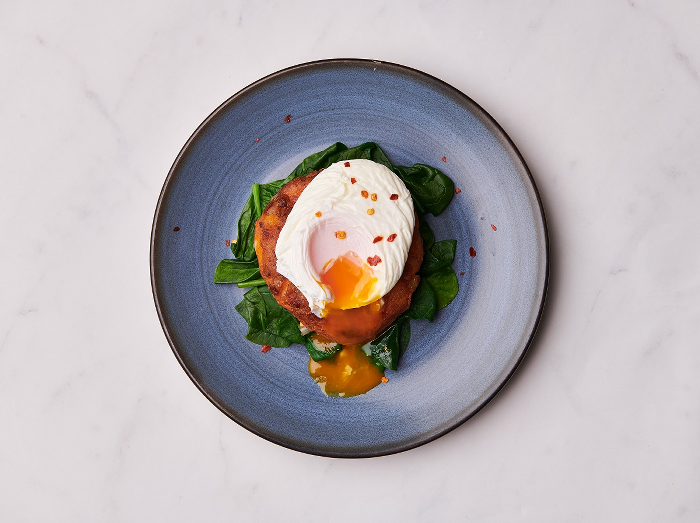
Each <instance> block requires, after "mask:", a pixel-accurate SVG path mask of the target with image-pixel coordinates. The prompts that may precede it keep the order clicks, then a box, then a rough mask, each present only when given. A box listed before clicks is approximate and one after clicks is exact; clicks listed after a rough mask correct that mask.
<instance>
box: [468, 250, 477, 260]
mask: <svg viewBox="0 0 700 523" xmlns="http://www.w3.org/2000/svg"><path fill="white" fill-rule="evenodd" d="M469 256H471V257H472V258H473V257H474V256H476V251H475V250H474V247H469Z"/></svg>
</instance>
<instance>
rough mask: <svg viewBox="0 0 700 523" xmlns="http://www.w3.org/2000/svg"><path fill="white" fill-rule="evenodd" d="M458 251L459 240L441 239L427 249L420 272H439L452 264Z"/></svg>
mask: <svg viewBox="0 0 700 523" xmlns="http://www.w3.org/2000/svg"><path fill="white" fill-rule="evenodd" d="M456 251H457V240H441V241H439V242H435V243H434V244H433V246H432V247H431V248H430V249H428V250H426V251H425V254H424V255H423V264H422V265H421V267H420V273H421V274H423V275H425V276H430V275H431V274H433V273H435V272H437V271H438V270H440V269H442V268H443V267H447V266H449V265H452V262H453V261H454V259H455V252H456Z"/></svg>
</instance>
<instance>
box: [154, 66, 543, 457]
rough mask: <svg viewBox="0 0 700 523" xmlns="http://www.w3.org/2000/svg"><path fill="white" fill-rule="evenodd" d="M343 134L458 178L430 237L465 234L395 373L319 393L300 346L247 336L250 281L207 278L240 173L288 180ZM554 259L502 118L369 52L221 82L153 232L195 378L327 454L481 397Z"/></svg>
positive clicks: (308, 448)
mask: <svg viewBox="0 0 700 523" xmlns="http://www.w3.org/2000/svg"><path fill="white" fill-rule="evenodd" d="M287 115H290V116H289V117H288V116H287ZM285 120H288V121H285ZM336 141H341V142H343V143H345V144H346V145H348V146H354V145H358V144H360V143H363V142H366V141H374V142H377V143H378V144H379V145H380V146H381V147H382V149H383V150H384V151H385V152H386V154H387V156H388V157H389V159H390V160H391V161H392V162H393V163H394V164H395V165H412V164H414V163H418V162H420V163H426V164H429V165H433V166H435V167H438V168H440V169H442V170H443V171H444V172H445V173H446V174H447V175H448V176H450V177H451V178H452V179H453V180H454V181H455V186H456V187H458V188H459V189H460V190H461V192H460V193H459V194H457V195H456V196H455V198H454V199H453V201H452V203H451V204H450V206H449V207H448V209H447V210H446V211H445V212H444V213H443V214H442V215H441V216H439V217H438V218H433V219H432V220H430V221H431V224H432V226H433V229H434V230H435V231H436V236H437V239H446V238H456V239H457V240H458V253H457V257H456V259H455V262H454V264H453V267H454V268H455V270H456V272H457V274H459V282H460V291H459V294H458V295H457V297H456V299H455V300H454V301H453V302H452V304H450V305H449V306H448V307H447V308H445V309H443V310H442V311H440V312H439V313H438V314H437V316H436V320H435V322H434V323H428V322H427V321H421V322H416V321H414V322H412V323H411V344H410V346H409V348H408V350H407V352H406V353H405V355H404V356H403V358H402V359H401V362H400V365H399V370H398V371H397V372H390V371H387V377H388V378H389V381H388V383H385V384H381V385H380V386H378V387H376V388H375V389H373V390H371V391H370V392H368V393H367V394H364V395H362V396H357V397H354V398H347V399H340V398H328V397H325V396H324V395H323V394H322V393H321V391H320V390H319V388H318V386H317V385H316V383H314V381H313V380H312V379H311V378H310V377H309V375H308V369H307V366H308V355H307V352H306V350H305V349H304V348H303V347H301V346H292V347H290V348H287V349H273V350H272V351H270V352H268V353H263V352H261V350H260V347H259V346H258V345H254V344H252V343H250V342H248V341H247V340H246V339H245V338H244V335H245V333H246V324H245V322H244V321H243V319H242V318H241V317H240V316H239V315H238V313H237V312H236V311H235V309H234V306H235V305H236V304H237V303H238V302H239V301H240V300H241V296H242V295H243V290H242V289H238V288H237V287H236V286H231V285H215V284H214V283H212V277H213V275H214V268H215V267H216V265H217V263H218V262H219V260H221V259H222V258H226V257H231V253H230V250H229V248H228V247H227V246H226V244H225V242H226V240H228V239H232V238H235V237H236V224H237V220H238V216H239V214H240V211H241V209H242V207H243V204H244V203H245V201H246V199H247V198H248V196H249V194H250V187H251V184H252V183H255V182H266V181H270V180H275V179H279V178H284V177H285V176H287V174H289V173H290V172H291V171H292V169H293V168H294V167H295V166H296V165H297V164H298V163H299V162H300V161H301V160H302V159H303V158H304V157H306V156H307V155H309V154H311V153H314V152H316V151H320V150H322V149H324V148H326V147H327V146H328V145H330V144H332V143H333V142H336ZM492 225H493V226H492ZM471 254H475V255H474V256H472V255H471ZM547 274H548V254H547V231H546V225H545V219H544V213H543V210H542V206H541V203H540V200H539V197H538V194H537V190H536V188H535V184H534V181H533V179H532V177H531V175H530V172H529V171H528V168H527V166H526V165H525V162H524V161H523V159H522V157H521V156H520V154H519V153H518V151H517V149H516V148H515V146H514V145H513V143H512V142H511V140H510V139H509V138H508V136H507V135H506V134H505V132H504V131H503V129H501V128H500V127H499V125H498V124H497V123H496V122H495V121H494V120H493V118H491V117H490V116H489V115H488V114H487V113H486V112H485V111H484V110H483V109H481V107H479V106H478V105H477V104H476V103H475V102H473V101H472V100H471V99H470V98H468V97H467V96H465V95H464V94H462V93H461V92H459V91H457V90H456V89H454V88H453V87H451V86H449V85H447V84H445V83H443V82H442V81H440V80H438V79H436V78H433V77H431V76H429V75H426V74H424V73H422V72H419V71H416V70H413V69H409V68H406V67H403V66H400V65H395V64H389V63H384V62H376V61H367V60H327V61H321V62H314V63H308V64H302V65H298V66H295V67H291V68H289V69H285V70H283V71H280V72H278V73H275V74H272V75H270V76H268V77H266V78H263V79H262V80H259V81H258V82H256V83H254V84H252V85H250V86H249V87H246V88H245V89H243V90H242V91H240V92H239V93H237V94H235V95H234V96H232V97H231V98H229V99H228V100H227V101H226V102H225V103H224V104H223V105H221V106H220V107H219V108H218V109H216V110H215V111H214V112H213V113H212V114H211V116H209V117H208V118H207V119H206V120H205V121H204V123H202V125H200V126H199V128H198V129H197V130H196V131H195V132H194V134H193V135H192V137H191V138H190V139H189V141H188V142H187V143H186V144H185V146H184V147H183V149H182V151H181V152H180V154H179V156H178V157H177V159H176V160H175V163H174V164H173V166H172V169H171V170H170V172H169V173H168V176H167V178H166V180H165V184H164V186H163V190H162V193H161V195H160V199H159V201H158V206H157V208H156V212H155V219H154V223H153V231H152V238H151V281H152V286H153V295H154V298H155V303H156V308H157V310H158V314H159V316H160V321H161V324H162V326H163V330H164V331H165V335H166V337H167V339H168V342H169V343H170V345H171V347H172V349H173V351H174V353H175V355H176V356H177V358H178V360H179V361H180V363H181V364H182V366H183V368H184V369H185V372H187V374H188V375H189V377H190V378H191V379H192V381H193V382H194V383H195V384H196V385H197V387H198V388H199V389H200V390H201V391H202V392H203V393H204V394H205V395H206V396H207V397H208V398H209V399H210V400H211V401H212V403H214V405H216V406H217V407H218V408H219V409H221V411H222V412H223V413H225V414H226V415H227V416H229V417H230V418H231V419H233V420H234V421H236V422H238V423H239V424H241V425H242V426H243V427H245V428H247V429H248V430H250V431H252V432H254V433H256V434H258V435H260V436H262V437H264V438H266V439H268V440H270V441H272V442H275V443H278V444H280V445H284V446H286V447H289V448H292V449H295V450H298V451H302V452H308V453H311V454H319V455H324V456H338V457H364V456H378V455H383V454H390V453H394V452H399V451H403V450H406V449H410V448H413V447H416V446H418V445H421V444H423V443H426V442H428V441H431V440H433V439H435V438H437V437H439V436H441V435H443V434H445V433H446V432H448V431H449V430H451V429H453V428H455V427H456V426H458V425H459V424H461V423H462V422H464V421H465V420H467V419H468V418H469V417H471V416H472V415H473V414H474V413H476V412H477V411H478V410H479V409H480V408H481V407H483V406H484V405H485V404H486V403H487V402H488V401H489V400H490V399H491V398H492V397H493V396H494V395H495V394H496V393H497V392H498V390H500V388H501V387H503V385H504V384H505V382H506V381H507V380H508V378H509V377H510V376H511V374H512V373H513V372H514V370H515V368H516V367H517V365H518V363H519V362H520V360H521V358H522V357H523V355H524V353H525V351H526V349H527V347H528V345H529V343H530V341H531V339H532V337H533V335H534V332H535V329H536V327H537V323H538V320H539V317H540V314H541V311H542V307H543V304H544V298H545V291H546V286H547Z"/></svg>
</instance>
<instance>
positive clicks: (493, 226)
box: [491, 223, 497, 231]
mask: <svg viewBox="0 0 700 523" xmlns="http://www.w3.org/2000/svg"><path fill="white" fill-rule="evenodd" d="M491 228H492V229H493V230H494V231H495V230H497V229H496V226H495V225H494V224H493V223H492V224H491Z"/></svg>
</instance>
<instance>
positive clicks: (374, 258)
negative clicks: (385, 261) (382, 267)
mask: <svg viewBox="0 0 700 523" xmlns="http://www.w3.org/2000/svg"><path fill="white" fill-rule="evenodd" d="M367 263H368V264H369V265H370V267H376V266H377V265H379V264H380V263H382V259H381V258H380V257H379V256H370V257H369V258H367Z"/></svg>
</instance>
